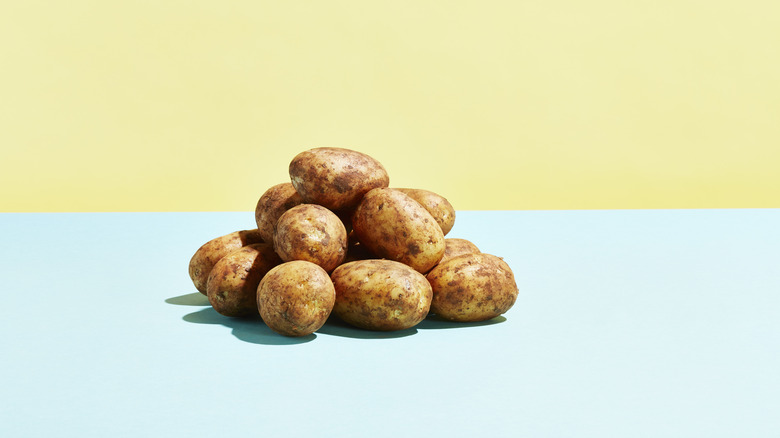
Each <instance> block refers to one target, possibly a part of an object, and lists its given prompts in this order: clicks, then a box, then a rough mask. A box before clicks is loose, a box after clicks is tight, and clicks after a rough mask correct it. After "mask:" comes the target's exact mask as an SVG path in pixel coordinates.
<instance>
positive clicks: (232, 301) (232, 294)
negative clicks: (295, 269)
mask: <svg viewBox="0 0 780 438" xmlns="http://www.w3.org/2000/svg"><path fill="white" fill-rule="evenodd" d="M281 262H282V261H281V260H280V259H279V256H277V255H276V253H275V252H274V250H273V247H272V246H271V244H270V243H255V244H252V245H247V246H245V247H243V248H239V249H237V250H235V251H233V252H231V253H230V254H228V255H226V256H225V257H222V258H221V259H220V260H219V261H218V262H217V264H216V265H214V268H213V269H212V270H211V273H210V274H209V279H208V283H207V287H206V295H207V296H208V297H209V302H210V303H211V306H212V307H213V308H214V310H216V311H217V312H219V313H221V314H222V315H225V316H251V315H256V314H257V301H256V296H257V286H258V285H259V284H260V280H261V279H262V278H263V276H264V275H265V274H266V273H267V272H268V271H269V270H270V269H271V268H273V267H274V266H276V265H278V264H280V263H281Z"/></svg>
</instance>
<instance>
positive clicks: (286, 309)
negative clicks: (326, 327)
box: [257, 260, 336, 336]
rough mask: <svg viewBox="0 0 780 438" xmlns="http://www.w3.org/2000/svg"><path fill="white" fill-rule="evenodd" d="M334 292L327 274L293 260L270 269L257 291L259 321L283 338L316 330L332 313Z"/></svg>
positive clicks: (317, 267) (317, 268)
mask: <svg viewBox="0 0 780 438" xmlns="http://www.w3.org/2000/svg"><path fill="white" fill-rule="evenodd" d="M335 301H336V290H335V289H334V287H333V282H331V281H330V277H329V276H328V273H327V272H325V270H324V269H322V268H321V267H319V266H317V265H315V264H314V263H311V262H307V261H302V260H297V261H292V262H287V263H283V264H281V265H279V266H277V267H275V268H273V269H271V270H270V271H269V272H268V274H266V276H265V277H263V280H262V281H260V285H259V286H258V288H257V307H258V309H259V311H260V317H261V318H263V321H265V323H266V324H267V325H268V327H270V328H271V330H273V331H275V332H277V333H280V334H282V335H285V336H305V335H308V334H311V333H314V332H315V331H317V330H319V329H320V327H322V326H323V324H325V321H326V320H327V319H328V316H330V313H331V311H333V305H334V303H335Z"/></svg>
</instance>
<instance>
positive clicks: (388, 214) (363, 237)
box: [352, 188, 444, 272]
mask: <svg viewBox="0 0 780 438" xmlns="http://www.w3.org/2000/svg"><path fill="white" fill-rule="evenodd" d="M352 227H353V228H354V230H355V234H356V235H357V238H358V240H359V241H360V243H362V244H363V245H365V246H366V248H368V249H369V251H371V252H373V253H374V254H376V255H377V256H379V257H382V258H387V259H390V260H395V261H398V262H401V263H405V264H407V265H409V266H411V267H412V268H414V269H415V270H417V271H419V272H427V271H428V270H430V269H431V268H432V267H434V266H435V265H436V263H438V262H439V260H440V259H441V257H442V255H444V234H443V232H442V230H441V228H440V227H439V226H438V225H437V224H436V221H435V220H434V219H433V217H432V216H431V214H430V213H428V211H427V210H425V209H424V208H423V207H422V206H421V205H420V204H419V203H418V202H417V201H415V200H414V199H412V198H410V197H409V196H408V195H406V194H404V193H402V192H399V191H398V190H393V189H388V188H378V189H373V190H371V191H370V192H368V193H366V195H365V196H364V197H363V200H362V201H361V202H360V204H358V206H357V208H356V209H355V213H354V214H353V215H352Z"/></svg>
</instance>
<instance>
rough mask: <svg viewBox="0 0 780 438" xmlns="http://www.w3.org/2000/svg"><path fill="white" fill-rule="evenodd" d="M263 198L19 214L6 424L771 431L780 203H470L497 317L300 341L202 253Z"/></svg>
mask: <svg viewBox="0 0 780 438" xmlns="http://www.w3.org/2000/svg"><path fill="white" fill-rule="evenodd" d="M252 226H253V216H252V213H251V212H249V213H246V212H242V213H129V214H119V213H116V214H2V215H0V273H1V274H2V283H0V284H2V306H0V333H2V336H1V337H0V351H2V353H1V354H2V357H1V358H0V369H1V371H2V372H1V373H0V388H1V391H2V397H0V436H2V437H17V436H18V437H37V436H41V437H44V436H46V437H50V436H57V437H65V436H67V437H70V436H74V437H75V436H79V437H86V436H89V437H92V436H94V437H106V436H115V437H137V436H176V437H179V436H182V437H184V436H186V437H200V436H204V437H205V436H209V437H215V436H231V435H233V436H238V435H239V434H241V435H246V436H266V437H270V436H307V437H311V436H327V437H367V436H371V437H404V436H420V435H422V434H428V436H456V437H476V436H490V437H510V436H512V437H518V436H526V437H534V438H540V437H599V438H605V437H621V438H624V437H665V438H668V437H708V438H712V437H736V436H740V437H769V436H777V434H778V431H780V420H778V418H779V417H778V412H780V372H778V370H780V210H775V209H771V210H671V211H670V210H655V211H643V210H630V211H541V212H521V211H517V212H458V220H457V223H456V226H455V228H454V229H453V231H452V233H451V234H450V236H448V237H463V238H468V239H470V240H472V241H474V242H475V243H476V244H477V245H478V246H479V247H480V248H481V249H482V250H483V251H484V252H489V253H493V254H496V255H499V256H503V257H504V258H505V260H506V261H507V262H508V263H509V265H510V266H511V267H512V268H513V269H514V271H515V275H516V277H517V280H518V285H519V287H520V296H519V298H518V301H517V303H516V305H515V307H513V308H512V309H511V310H510V311H509V312H508V313H507V314H506V315H505V317H503V318H499V319H498V320H497V321H494V323H492V324H484V325H463V326H457V325H455V324H447V323H441V322H437V321H424V322H423V323H421V324H420V325H419V326H418V327H417V328H416V329H411V330H408V331H405V332H402V333H397V334H392V333H390V334H381V333H379V334H378V333H373V332H365V331H360V330H357V329H351V328H348V327H345V326H343V325H340V324H337V323H333V322H331V323H329V324H327V325H326V326H325V327H323V329H322V330H321V331H320V332H318V333H317V334H316V335H313V336H310V337H308V338H305V339H300V340H295V339H289V338H284V337H281V336H279V335H276V334H275V333H272V332H271V331H270V330H269V329H268V328H267V327H265V326H264V325H262V323H261V322H254V321H238V320H231V319H228V318H225V317H222V316H220V315H218V314H216V313H215V312H213V310H211V309H210V308H208V307H205V305H206V304H207V302H206V300H205V298H204V297H202V296H201V295H200V294H197V292H195V290H194V288H193V286H192V284H191V283H190V280H189V277H188V276H187V264H188V262H189V259H190V257H191V256H192V254H193V253H194V251H195V250H196V249H197V248H198V247H199V246H200V245H201V244H202V243H204V242H205V241H207V240H209V239H211V238H213V237H216V236H219V235H222V234H226V233H228V232H231V231H234V230H237V229H245V228H251V227H252Z"/></svg>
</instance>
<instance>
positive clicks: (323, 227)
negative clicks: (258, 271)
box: [274, 204, 347, 272]
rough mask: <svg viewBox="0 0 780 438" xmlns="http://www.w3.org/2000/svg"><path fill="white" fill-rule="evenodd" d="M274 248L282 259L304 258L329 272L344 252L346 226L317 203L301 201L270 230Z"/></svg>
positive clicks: (341, 258)
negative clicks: (272, 232) (272, 231)
mask: <svg viewBox="0 0 780 438" xmlns="http://www.w3.org/2000/svg"><path fill="white" fill-rule="evenodd" d="M274 249H275V250H276V253H277V254H279V257H281V259H282V260H284V261H285V262H289V261H292V260H306V261H309V262H312V263H315V264H317V265H319V266H320V267H322V268H323V269H325V270H326V271H328V272H330V271H332V270H333V269H334V268H336V266H338V265H340V264H341V263H342V262H343V261H344V258H345V257H346V255H347V230H346V229H345V228H344V224H343V223H342V222H341V220H340V219H339V218H338V216H336V215H335V214H334V213H333V212H331V211H330V210H328V209H327V208H325V207H323V206H321V205H315V204H301V205H297V206H295V207H293V208H291V209H289V210H287V211H286V212H284V214H282V216H281V217H279V221H277V223H276V227H275V231H274Z"/></svg>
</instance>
